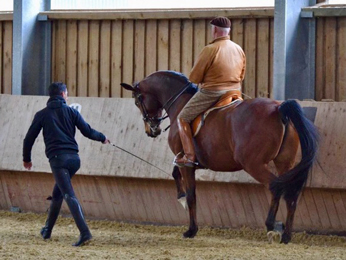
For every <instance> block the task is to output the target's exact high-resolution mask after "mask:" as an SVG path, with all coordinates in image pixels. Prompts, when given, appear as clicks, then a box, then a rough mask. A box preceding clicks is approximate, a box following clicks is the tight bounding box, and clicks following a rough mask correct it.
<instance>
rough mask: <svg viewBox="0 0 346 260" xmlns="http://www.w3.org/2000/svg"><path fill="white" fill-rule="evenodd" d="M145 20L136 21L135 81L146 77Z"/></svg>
mask: <svg viewBox="0 0 346 260" xmlns="http://www.w3.org/2000/svg"><path fill="white" fill-rule="evenodd" d="M144 39H145V21H142V20H138V21H135V54H134V55H135V62H134V81H135V82H139V81H141V80H142V79H143V78H144V71H145V68H144V67H145V41H144Z"/></svg>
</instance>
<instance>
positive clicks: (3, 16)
mask: <svg viewBox="0 0 346 260" xmlns="http://www.w3.org/2000/svg"><path fill="white" fill-rule="evenodd" d="M0 21H11V22H12V21H13V12H12V11H0Z"/></svg>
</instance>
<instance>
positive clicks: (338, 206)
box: [315, 190, 346, 230]
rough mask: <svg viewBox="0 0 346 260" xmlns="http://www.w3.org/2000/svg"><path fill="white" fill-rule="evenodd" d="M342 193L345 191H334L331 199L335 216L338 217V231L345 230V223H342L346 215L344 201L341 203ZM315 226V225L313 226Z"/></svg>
mask: <svg viewBox="0 0 346 260" xmlns="http://www.w3.org/2000/svg"><path fill="white" fill-rule="evenodd" d="M342 193H345V191H341V190H335V191H333V193H332V199H333V203H334V207H335V210H336V216H338V217H339V223H340V226H339V230H345V229H346V222H345V221H344V217H343V216H345V215H346V205H345V203H346V201H343V198H342V195H341V194H342ZM315 226H316V225H315Z"/></svg>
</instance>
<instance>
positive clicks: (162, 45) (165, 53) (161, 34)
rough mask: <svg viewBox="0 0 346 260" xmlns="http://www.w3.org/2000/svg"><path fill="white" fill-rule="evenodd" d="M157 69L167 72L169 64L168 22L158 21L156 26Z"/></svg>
mask: <svg viewBox="0 0 346 260" xmlns="http://www.w3.org/2000/svg"><path fill="white" fill-rule="evenodd" d="M157 26H158V28H157V31H158V32H157V39H158V40H157V69H158V70H168V62H169V49H168V43H169V41H168V37H169V21H168V20H159V21H158V24H157Z"/></svg>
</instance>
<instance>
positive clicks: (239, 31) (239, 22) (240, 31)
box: [231, 19, 246, 55]
mask: <svg viewBox="0 0 346 260" xmlns="http://www.w3.org/2000/svg"><path fill="white" fill-rule="evenodd" d="M231 38H232V41H234V42H235V43H236V44H238V45H239V46H240V47H242V48H243V49H244V19H232V28H231ZM245 55H246V53H245Z"/></svg>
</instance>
